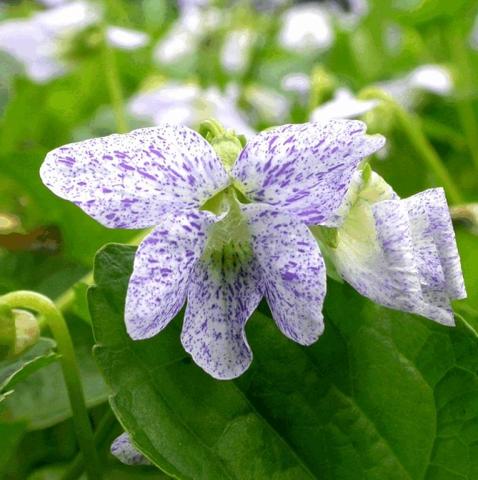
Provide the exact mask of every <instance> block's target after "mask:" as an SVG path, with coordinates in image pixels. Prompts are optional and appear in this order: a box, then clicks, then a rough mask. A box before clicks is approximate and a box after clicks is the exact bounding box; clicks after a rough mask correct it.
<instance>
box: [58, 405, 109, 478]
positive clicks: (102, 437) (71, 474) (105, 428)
mask: <svg viewBox="0 0 478 480" xmlns="http://www.w3.org/2000/svg"><path fill="white" fill-rule="evenodd" d="M115 423H116V418H115V416H114V415H113V412H112V411H111V410H110V409H108V411H107V412H106V413H105V414H104V415H103V417H102V418H101V421H100V423H99V424H98V428H97V429H96V431H95V446H96V450H97V451H99V450H100V449H101V448H102V447H103V444H104V443H105V442H106V441H107V440H108V438H109V437H110V434H111V431H112V429H113V427H114V425H115ZM85 466H86V465H85V462H84V461H83V455H82V454H81V452H79V453H78V454H77V455H76V457H75V458H74V459H73V461H72V462H71V463H70V465H69V466H68V468H67V469H66V471H65V473H64V474H63V476H62V477H61V480H76V479H77V478H79V477H80V476H81V474H82V473H83V471H84V469H85Z"/></svg>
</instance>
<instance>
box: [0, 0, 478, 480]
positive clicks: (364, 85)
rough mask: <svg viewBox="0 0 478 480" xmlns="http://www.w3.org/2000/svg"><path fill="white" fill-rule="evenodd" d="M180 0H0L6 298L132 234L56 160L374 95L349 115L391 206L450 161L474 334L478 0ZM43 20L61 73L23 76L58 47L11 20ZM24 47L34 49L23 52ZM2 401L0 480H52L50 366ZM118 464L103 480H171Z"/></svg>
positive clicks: (53, 284)
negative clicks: (112, 144)
mask: <svg viewBox="0 0 478 480" xmlns="http://www.w3.org/2000/svg"><path fill="white" fill-rule="evenodd" d="M73 3H74V4H77V3H78V2H76V1H74V2H70V5H71V4H73ZM189 3H196V5H193V6H190V5H189V6H188V5H187V4H188V2H186V1H184V2H179V4H178V3H177V2H174V1H172V0H129V1H128V0H104V1H102V2H99V1H98V2H94V1H93V0H91V2H90V6H91V7H92V8H93V9H95V8H96V9H97V10H96V11H97V16H96V19H95V20H94V21H92V22H86V23H87V24H86V25H83V27H84V28H83V27H82V28H77V27H74V28H73V27H72V25H71V24H75V21H72V19H71V18H66V19H65V18H64V17H65V15H66V16H67V17H68V15H75V14H74V13H72V11H70V12H69V11H68V10H63V12H60V13H58V12H59V10H57V9H58V8H60V9H61V8H66V7H65V6H66V5H67V4H68V2H61V1H54V0H50V1H44V2H35V1H33V0H30V1H27V0H24V1H3V2H0V115H1V116H0V293H5V292H9V291H12V290H17V289H32V290H37V291H39V292H42V293H45V294H46V295H48V296H50V297H52V298H56V297H58V296H60V295H61V294H62V293H64V292H65V291H66V290H68V289H69V288H70V287H71V286H72V285H74V284H75V282H77V281H78V280H79V279H81V278H82V277H83V276H84V275H85V274H86V273H87V272H89V271H90V270H91V267H92V261H93V256H94V254H95V252H96V250H97V249H98V248H100V247H101V246H102V245H104V244H105V243H107V242H112V241H114V242H127V241H129V240H131V239H132V238H133V237H134V236H135V235H136V233H135V232H130V231H114V230H108V229H106V228H104V227H102V226H100V225H99V224H97V223H96V222H95V221H94V220H92V219H90V218H89V217H87V216H86V215H85V214H84V213H82V212H81V211H80V210H79V209H78V208H76V207H75V206H74V205H72V204H70V203H68V202H66V201H62V200H60V199H58V198H56V197H55V196H54V195H53V194H52V193H51V192H50V191H49V190H47V189H46V188H45V187H44V186H43V185H42V183H41V181H40V178H39V176H38V170H39V166H40V164H41V162H42V161H43V159H44V157H45V154H46V153H47V152H48V151H49V150H51V149H53V148H55V147H57V146H59V145H62V144H65V143H69V142H72V141H76V140H81V139H84V138H89V137H93V136H100V135H106V134H109V133H113V132H117V131H121V130H124V129H126V128H129V129H132V128H135V127H140V126H145V125H153V124H154V123H155V122H160V121H173V122H175V121H177V122H183V123H187V124H189V125H190V126H192V127H197V126H198V124H199V122H200V121H201V120H203V119H205V118H208V117H210V116H213V117H217V118H218V119H219V120H220V121H222V122H223V123H224V124H225V126H226V127H231V128H235V129H236V130H237V131H238V133H245V134H246V135H250V134H251V133H252V132H253V131H254V130H261V129H263V128H267V127H270V126H272V125H275V124H282V123H289V122H305V121H308V120H309V119H311V118H312V117H313V116H314V115H315V118H317V116H319V117H320V112H321V111H320V110H319V111H318V113H317V112H316V109H317V108H320V107H321V106H323V105H327V104H328V102H330V101H331V100H332V99H334V98H336V96H337V94H338V92H342V94H343V92H344V91H345V92H347V93H346V95H348V96H349V97H351V98H354V96H358V97H359V98H360V97H361V96H363V97H364V98H365V97H367V98H370V95H371V94H370V87H373V88H375V87H377V88H381V89H382V90H383V91H386V92H388V94H390V95H391V97H392V98H393V99H394V100H393V102H395V103H392V102H388V101H385V102H379V103H378V105H377V106H375V108H373V109H369V110H368V111H366V112H365V111H364V112H358V113H357V112H354V111H351V112H346V113H347V115H349V116H359V117H360V118H363V119H364V120H365V121H366V122H367V123H368V125H369V129H370V130H371V131H372V132H380V133H383V134H384V135H386V137H387V139H388V143H387V147H386V150H385V151H384V153H383V154H382V155H380V156H377V157H376V158H374V159H373V160H372V166H373V168H374V169H375V170H376V171H378V172H379V173H381V174H382V175H383V176H384V177H385V178H386V180H387V181H388V182H389V183H390V184H391V185H393V187H394V188H395V189H396V191H397V192H398V193H399V194H400V195H401V196H408V195H411V194H413V193H416V192H417V191H419V190H423V189H425V188H429V187H433V186H439V185H441V184H442V181H441V180H442V177H441V176H440V174H439V172H438V173H437V169H436V168H433V165H431V163H430V161H429V155H430V152H432V153H431V155H432V156H434V158H438V159H439V161H440V162H441V165H442V167H444V168H445V171H446V175H447V176H448V177H449V179H451V182H452V184H453V185H455V186H456V189H457V192H458V193H457V194H455V195H451V196H450V193H451V192H449V191H448V192H447V193H448V194H449V195H448V198H449V200H450V203H451V204H452V207H453V208H454V210H453V211H454V216H455V219H456V228H457V237H458V242H459V247H460V252H461V255H462V259H463V268H464V273H465V277H466V282H467V289H468V292H469V297H470V298H469V300H467V301H466V302H461V303H460V304H459V305H457V309H458V311H459V312H460V313H463V314H466V315H467V316H468V318H470V319H471V320H470V322H472V323H473V324H474V325H475V326H478V314H477V311H478V259H477V258H476V253H477V251H478V249H477V246H478V243H477V237H476V234H477V232H478V223H477V222H478V209H477V207H476V202H478V128H477V126H478V84H477V82H476V78H478V23H477V22H478V21H477V15H478V3H477V1H476V0H454V1H443V0H368V1H366V0H342V1H336V2H334V1H332V0H330V1H324V2H292V1H282V2H281V1H275V2H274V1H269V2H268V1H267V0H262V1H252V0H250V1H233V0H229V1H217V2H214V1H211V2H206V1H202V2H201V1H196V2H189ZM55 4H58V5H55ZM54 10H55V11H56V12H57V15H60V17H61V16H62V15H63V18H60V20H55V21H51V22H50V21H49V20H48V18H47V17H45V16H44V15H48V14H49V13H51V12H52V11H54ZM98 12H99V13H98ZM294 14H295V15H296V17H294ZM38 15H40V17H38ZM41 15H43V17H41ZM297 15H298V16H297ZM300 15H302V16H300ZM38 18H40V19H42V18H43V20H41V21H40V23H42V22H43V24H46V25H47V27H45V26H44V25H43V27H42V28H44V29H46V30H45V31H47V32H48V33H47V34H45V35H46V37H48V42H50V40H51V39H50V37H51V38H54V39H55V40H54V42H55V48H54V49H53V51H54V53H53V55H54V56H56V57H57V58H58V59H59V61H61V64H62V71H61V73H58V72H57V73H55V74H53V75H51V76H49V74H45V75H46V76H45V75H43V74H41V73H40V74H39V76H38V75H37V74H33V75H32V71H29V70H28V65H32V64H33V63H35V61H39V62H40V63H41V61H45V62H46V61H47V60H45V59H46V58H48V55H50V54H51V53H48V55H46V54H45V51H46V50H48V51H49V52H50V50H51V45H50V44H49V43H48V42H46V43H45V42H44V39H43V37H42V36H41V35H40V36H38V37H35V36H34V35H33V36H32V37H31V39H30V40H28V38H27V40H25V37H28V31H29V30H28V28H30V27H28V28H27V26H26V24H25V23H20V24H18V25H17V26H16V28H14V29H13V30H14V33H11V32H10V33H9V34H2V33H1V32H2V29H3V28H4V26H5V25H6V24H8V22H11V21H17V20H22V21H32V19H38ZM45 19H46V20H45ZM73 20H75V19H73ZM76 20H77V19H76ZM35 21H36V20H35ZM49 22H50V23H49ZM33 23H34V22H33ZM37 23H38V22H37ZM80 23H81V22H80ZM63 24H65V25H66V27H65V26H63V27H61V28H59V27H56V26H55V25H60V26H61V25H63ZM111 26H114V27H121V28H124V29H129V30H134V31H136V33H142V34H146V35H147V37H143V39H142V41H141V39H140V38H138V39H137V44H135V45H132V44H134V43H135V42H134V41H133V42H131V43H128V41H121V40H120V41H118V42H116V43H115V42H114V41H111V42H109V41H107V40H105V38H106V37H105V35H106V34H107V33H108V32H109V30H108V29H109V28H110V27H111ZM58 28H59V30H61V34H57V30H58ZM33 31H34V32H37V30H35V29H33ZM42 31H43V30H42ZM123 33H124V32H123ZM22 35H23V36H22ZM145 38H147V40H145ZM123 40H124V38H123ZM47 43H48V44H47ZM22 45H23V46H22ZM25 45H26V47H25ZM15 46H18V48H17V49H16V50H15V48H14V47H15ZM22 48H26V49H27V53H25V52H20V53H17V54H16V53H15V51H17V50H18V51H19V50H21V49H22ZM22 58H23V59H25V58H26V59H27V60H26V61H22ZM42 59H43V60H42ZM37 67H38V65H37ZM40 67H41V65H40ZM43 73H44V72H43ZM42 75H43V76H42ZM40 77H41V78H40ZM344 89H346V90H344ZM367 89H369V94H367V93H366V90H367ZM372 97H373V95H372ZM396 104H398V105H399V107H396V106H395V105H396ZM333 105H334V104H333ZM339 105H340V104H339ZM347 105H348V106H347ZM347 105H346V106H345V107H344V108H345V109H346V110H347V108H349V107H350V104H347ZM337 108H338V106H337ZM341 108H342V107H341ZM397 108H398V112H399V113H398V114H397ZM352 110H353V109H352ZM340 111H341V110H340ZM407 122H408V123H407ZM410 125H412V127H410ZM427 155H428V157H427ZM427 158H428V160H427ZM76 292H77V294H78V297H79V298H80V301H78V302H76V304H75V305H76V306H75V308H74V309H73V312H72V313H71V314H70V318H69V322H70V326H71V328H72V332H73V336H74V339H75V345H76V347H77V353H78V355H79V357H80V362H81V368H82V374H83V378H84V381H85V390H86V393H87V398H88V403H89V405H90V406H92V407H93V410H92V412H93V417H94V418H97V417H98V418H99V417H101V414H102V413H103V411H104V409H105V406H104V402H105V401H106V398H107V394H108V392H107V389H106V387H105V385H104V383H103V381H102V379H101V377H100V375H99V374H98V372H97V370H96V367H95V365H94V361H93V359H92V357H91V346H92V344H93V339H92V337H91V329H90V327H89V325H88V324H87V323H88V321H89V318H88V313H87V311H86V309H85V306H84V302H82V301H81V298H84V295H85V289H84V286H82V285H81V284H80V285H78V286H77V287H76ZM0 408H2V410H1V411H0V415H1V418H2V419H3V420H2V422H1V423H0V471H2V469H3V471H4V472H5V473H4V474H3V476H2V478H8V479H15V480H16V479H24V478H29V479H31V480H33V479H37V480H39V479H50V478H51V479H53V478H58V472H61V471H62V464H63V463H65V462H67V461H69V460H71V458H72V457H73V456H74V454H75V446H74V438H73V434H72V430H71V425H70V422H69V420H68V417H69V407H68V402H67V398H66V394H65V392H64V387H63V384H62V378H61V376H60V371H59V367H58V365H57V364H53V365H50V366H48V367H47V368H45V369H42V370H41V371H38V372H36V373H35V374H34V375H32V376H30V377H29V378H28V379H27V380H25V381H24V382H21V383H19V384H18V385H17V386H16V392H15V396H14V397H12V398H11V400H9V399H8V398H6V399H5V401H3V402H2V403H1V407H0ZM115 429H116V431H119V427H118V425H116V426H112V428H111V435H110V437H114V433H115ZM107 440H111V438H109V439H107ZM104 445H105V452H106V449H107V445H108V442H107V441H105V442H104ZM105 452H103V453H104V454H105V455H106V453H105ZM110 463H111V472H110V478H114V479H122V478H125V479H129V478H163V475H162V474H159V473H156V472H149V471H144V472H139V473H138V471H135V473H131V472H130V471H129V470H127V469H125V468H123V467H120V466H119V465H118V463H114V462H113V460H112V459H111V458H110ZM52 465H53V466H52ZM55 471H56V472H57V473H55Z"/></svg>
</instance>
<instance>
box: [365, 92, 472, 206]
mask: <svg viewBox="0 0 478 480" xmlns="http://www.w3.org/2000/svg"><path fill="white" fill-rule="evenodd" d="M360 97H361V98H364V99H367V98H376V99H379V100H382V101H383V102H385V103H386V104H387V105H388V106H389V107H390V108H391V109H392V110H393V112H394V114H395V118H396V120H397V122H398V124H399V126H400V128H401V129H402V131H403V132H404V133H405V135H406V136H407V137H408V140H409V141H410V143H411V144H412V145H413V147H414V148H415V150H416V152H417V153H418V155H419V156H420V158H421V159H422V160H423V162H424V163H425V165H427V166H428V167H429V168H430V170H431V171H432V172H433V173H434V175H435V176H436V178H437V180H438V181H439V182H440V184H441V185H443V187H444V188H445V191H446V193H447V195H448V198H449V199H450V202H451V203H452V204H460V203H463V202H464V199H463V197H462V195H461V192H460V189H459V188H458V187H457V185H456V184H455V181H454V180H453V178H452V177H451V175H450V173H449V172H448V170H447V169H446V167H445V165H444V164H443V163H442V161H441V159H440V157H439V156H438V154H437V153H436V151H435V149H434V148H433V146H432V145H431V144H430V142H429V141H428V139H427V138H426V136H425V135H424V133H423V130H422V128H421V125H420V123H419V121H418V120H417V119H416V118H415V117H413V116H412V115H411V114H410V113H408V112H407V111H406V110H405V109H403V108H402V107H401V106H400V105H398V104H397V103H396V102H395V101H394V100H393V99H392V98H391V97H390V96H389V95H387V94H386V93H385V92H383V91H381V90H379V89H376V88H370V89H366V90H364V91H363V92H362V93H361V94H360Z"/></svg>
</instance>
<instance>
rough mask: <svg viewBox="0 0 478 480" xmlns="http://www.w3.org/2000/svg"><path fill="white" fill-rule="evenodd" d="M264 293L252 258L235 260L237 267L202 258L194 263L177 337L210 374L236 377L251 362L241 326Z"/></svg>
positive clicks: (220, 377) (228, 377) (250, 354)
mask: <svg viewBox="0 0 478 480" xmlns="http://www.w3.org/2000/svg"><path fill="white" fill-rule="evenodd" d="M229 267H231V265H229ZM262 296H263V292H262V287H261V280H260V276H259V273H258V268H257V265H256V264H255V262H254V260H253V259H252V258H251V259H249V261H247V262H237V263H235V268H222V267H221V266H218V265H217V264H216V263H213V262H208V263H206V262H205V261H200V262H198V263H197V264H196V267H195V270H194V272H193V274H192V275H191V285H190V287H189V293H188V304H187V307H186V313H185V315H184V324H183V330H182V334H181V341H182V344H183V346H184V348H185V350H186V351H187V352H188V353H190V354H191V356H192V357H193V360H194V361H195V362H196V363H197V364H198V365H199V366H200V367H201V368H202V369H204V370H205V371H206V372H207V373H209V374H210V375H211V376H213V377H214V378H217V379H219V380H228V379H231V378H235V377H238V376H239V375H241V374H242V373H243V372H244V371H245V370H247V368H248V367H249V365H250V363H251V361H252V353H251V350H250V348H249V345H248V343H247V339H246V337H245V333H244V327H245V324H246V322H247V320H248V319H249V317H250V316H251V315H252V313H253V312H254V310H255V308H256V307H257V305H258V304H259V302H260V300H261V298H262Z"/></svg>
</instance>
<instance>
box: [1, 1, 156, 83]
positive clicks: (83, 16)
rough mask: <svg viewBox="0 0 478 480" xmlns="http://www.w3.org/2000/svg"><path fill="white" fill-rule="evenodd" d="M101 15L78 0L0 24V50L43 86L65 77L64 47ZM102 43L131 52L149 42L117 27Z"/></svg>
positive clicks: (138, 33)
mask: <svg viewBox="0 0 478 480" xmlns="http://www.w3.org/2000/svg"><path fill="white" fill-rule="evenodd" d="M101 17H102V14H101V11H100V9H99V8H97V7H96V6H95V5H93V4H90V3H88V2H84V1H81V0H77V1H74V2H71V3H66V4H64V5H63V4H62V5H59V6H57V7H55V8H51V9H48V10H46V11H43V12H37V13H35V14H33V15H32V16H31V17H30V18H26V19H23V18H22V19H14V20H5V21H3V22H1V23H0V50H3V51H5V52H6V53H8V54H9V55H11V56H12V57H13V58H15V59H16V60H17V61H18V62H20V63H21V64H22V65H23V66H24V68H25V72H26V74H27V75H28V77H30V78H31V79H32V80H33V81H35V82H39V83H44V82H48V81H50V80H53V79H54V78H57V77H60V76H62V75H64V74H66V73H67V72H68V71H69V69H70V65H69V62H68V61H67V59H66V58H63V57H64V56H65V55H64V51H63V50H64V46H65V44H68V43H69V42H72V41H74V38H75V36H76V35H78V34H79V33H80V32H82V31H84V30H85V29H86V28H89V27H91V26H94V25H98V24H99V23H100V22H101ZM106 41H107V42H108V43H109V44H110V45H111V46H113V47H117V48H120V49H124V50H132V49H136V48H140V47H143V46H145V45H146V44H147V43H148V41H149V39H148V36H147V35H146V34H145V33H143V32H137V31H134V30H129V29H125V28H121V27H113V26H111V27H107V29H106Z"/></svg>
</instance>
